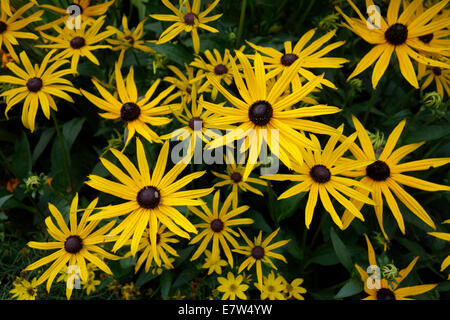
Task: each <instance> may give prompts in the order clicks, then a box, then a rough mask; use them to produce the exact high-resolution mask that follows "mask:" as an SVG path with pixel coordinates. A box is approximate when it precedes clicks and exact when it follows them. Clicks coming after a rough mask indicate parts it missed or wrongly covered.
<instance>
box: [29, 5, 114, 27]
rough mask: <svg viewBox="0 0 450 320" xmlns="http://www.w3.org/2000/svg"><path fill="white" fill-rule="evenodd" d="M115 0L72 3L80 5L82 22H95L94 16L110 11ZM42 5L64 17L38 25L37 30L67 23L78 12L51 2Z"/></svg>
mask: <svg viewBox="0 0 450 320" xmlns="http://www.w3.org/2000/svg"><path fill="white" fill-rule="evenodd" d="M114 1H115V0H112V1H108V2H104V3H99V4H94V5H91V2H92V1H91V0H74V1H73V2H72V3H71V5H73V6H77V7H78V9H79V13H80V16H79V17H80V18H79V19H80V20H81V22H87V23H88V24H93V23H94V21H95V19H94V18H95V17H99V16H102V15H104V14H105V13H106V12H107V11H108V9H109V7H110V6H111V5H112V4H113V3H114ZM40 7H42V8H45V9H49V10H51V11H53V12H56V13H59V14H61V15H62V17H61V18H58V19H56V20H54V21H51V22H49V23H47V24H44V25H42V26H39V27H37V28H36V30H37V31H42V30H47V29H50V28H51V27H54V26H59V25H61V24H62V23H66V22H67V21H68V20H69V19H70V17H71V16H73V15H74V14H75V13H76V12H75V11H72V12H69V13H70V14H69V13H68V12H67V8H66V7H64V8H61V7H55V6H52V5H50V4H42V5H40Z"/></svg>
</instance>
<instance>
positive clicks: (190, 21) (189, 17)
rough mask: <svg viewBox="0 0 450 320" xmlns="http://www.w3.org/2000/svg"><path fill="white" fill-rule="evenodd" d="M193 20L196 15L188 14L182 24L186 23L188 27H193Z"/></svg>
mask: <svg viewBox="0 0 450 320" xmlns="http://www.w3.org/2000/svg"><path fill="white" fill-rule="evenodd" d="M195 18H197V15H196V14H195V13H192V12H189V13H187V14H185V15H184V23H186V24H187V25H189V26H193V25H194V22H195Z"/></svg>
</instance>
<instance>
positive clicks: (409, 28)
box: [336, 0, 450, 89]
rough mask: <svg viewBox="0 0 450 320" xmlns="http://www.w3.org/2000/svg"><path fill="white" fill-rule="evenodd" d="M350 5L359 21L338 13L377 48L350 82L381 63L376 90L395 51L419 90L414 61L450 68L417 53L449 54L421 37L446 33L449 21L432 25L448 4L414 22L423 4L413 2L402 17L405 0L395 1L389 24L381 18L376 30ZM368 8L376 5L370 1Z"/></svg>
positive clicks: (375, 78) (374, 82)
mask: <svg viewBox="0 0 450 320" xmlns="http://www.w3.org/2000/svg"><path fill="white" fill-rule="evenodd" d="M348 3H349V4H350V5H351V6H352V8H353V9H354V10H355V11H356V13H357V14H358V16H359V19H357V18H350V17H348V16H347V15H346V14H345V13H343V12H342V10H341V9H340V8H338V7H336V10H337V11H339V13H340V14H341V15H342V16H343V17H344V19H345V21H346V22H347V24H345V23H344V26H345V27H347V28H348V29H350V30H351V31H353V32H354V33H356V34H357V35H359V36H360V37H361V38H363V39H364V40H365V41H366V42H368V43H370V44H373V45H374V47H373V48H372V49H371V50H370V51H369V52H368V53H367V54H366V55H365V56H364V58H362V59H361V61H360V62H359V63H358V65H357V66H356V68H355V70H354V71H353V72H352V74H351V75H350V76H349V77H348V79H347V80H349V79H351V78H353V77H355V76H356V75H358V74H360V73H361V72H363V71H364V70H366V69H367V68H368V67H369V66H371V65H372V64H374V63H375V61H376V60H378V61H377V62H376V63H375V67H374V69H373V73H372V86H373V87H374V88H376V87H377V84H378V81H379V80H380V79H381V77H382V76H383V74H384V72H385V71H386V69H387V67H388V65H389V61H390V60H391V56H392V53H393V52H394V51H395V53H396V56H397V60H398V62H399V66H400V72H401V73H402V75H403V77H404V78H405V79H406V80H407V81H408V82H409V83H410V84H411V85H412V86H413V87H414V88H417V89H418V88H419V83H418V82H417V77H416V72H415V71H414V67H413V64H412V63H411V60H410V58H412V59H414V60H416V61H417V62H419V63H422V64H425V65H428V66H434V67H441V68H442V67H443V68H450V65H448V64H445V63H443V62H439V61H436V60H433V59H429V58H427V57H425V56H423V55H422V54H420V53H418V52H416V51H415V50H424V51H431V52H441V51H443V50H445V47H440V46H436V47H433V46H431V45H427V46H425V45H424V44H423V43H422V42H421V41H420V40H419V38H418V37H420V36H424V35H427V34H429V33H433V32H436V31H439V30H442V29H444V28H446V27H447V26H448V21H446V20H445V19H443V20H438V21H433V22H431V23H428V22H429V21H430V20H431V19H432V18H433V17H435V16H436V14H437V13H438V12H439V11H440V10H442V9H443V8H444V7H445V6H446V5H447V3H448V0H445V1H440V2H439V3H437V4H436V5H434V6H432V7H431V8H429V9H427V10H426V11H425V12H423V13H422V14H421V15H419V16H418V17H416V18H415V19H414V20H411V19H410V18H411V17H412V15H413V14H414V13H415V11H416V10H417V8H418V7H419V6H420V5H421V3H422V0H414V1H412V2H411V3H410V4H409V5H408V6H406V7H405V8H404V10H403V12H402V13H401V14H400V16H399V15H398V14H399V8H400V4H401V0H392V1H390V2H389V7H388V11H387V20H384V18H383V17H381V16H379V19H380V25H379V26H374V27H372V28H368V27H367V24H368V23H367V21H366V18H365V17H364V16H363V15H362V13H361V11H359V9H358V8H357V7H356V6H355V5H354V4H353V2H352V1H351V0H348ZM366 5H367V6H370V5H373V1H371V0H367V1H366Z"/></svg>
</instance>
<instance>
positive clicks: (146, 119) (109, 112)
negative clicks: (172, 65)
mask: <svg viewBox="0 0 450 320" xmlns="http://www.w3.org/2000/svg"><path fill="white" fill-rule="evenodd" d="M115 78H116V88H117V92H118V95H119V97H118V98H116V97H115V96H114V95H112V94H110V93H109V92H108V91H107V90H106V89H105V88H104V87H102V85H101V84H100V83H99V82H98V80H96V79H92V83H93V84H94V86H95V87H96V88H97V90H98V92H99V93H100V95H101V98H99V97H97V96H95V95H93V94H92V93H89V92H88V91H86V90H83V89H81V93H82V94H83V95H84V96H85V97H86V98H87V99H88V100H89V101H91V102H92V103H93V104H94V105H96V106H97V107H99V108H100V109H102V110H103V111H105V112H104V113H100V116H101V117H103V118H106V119H120V120H122V121H123V122H124V123H125V124H126V128H127V130H128V132H127V135H126V139H125V146H126V145H128V143H129V142H130V140H131V138H133V137H134V135H135V133H136V132H137V133H139V134H140V135H141V136H143V137H144V138H145V139H146V140H148V141H149V142H161V139H160V138H159V136H158V134H157V133H156V132H155V131H153V130H152V129H151V128H150V127H149V125H152V126H162V125H165V124H168V123H169V122H171V121H172V119H171V118H168V117H162V116H163V115H167V114H170V113H171V112H172V111H173V110H175V109H178V108H179V107H180V105H179V104H174V105H162V104H160V102H161V100H162V99H164V98H165V97H167V95H168V94H169V93H170V92H172V90H173V89H174V88H175V87H174V86H170V87H169V88H167V89H166V90H164V91H163V92H161V93H160V94H158V95H157V96H156V97H153V95H154V94H155V91H156V89H157V88H158V85H159V83H160V82H161V81H160V79H157V80H156V81H155V82H154V83H153V84H152V85H151V87H150V88H149V89H148V90H147V92H146V93H145V95H144V97H143V98H142V97H141V96H139V95H138V90H137V87H136V83H135V80H134V68H133V66H131V68H130V71H129V73H128V76H127V77H126V79H124V78H123V76H122V72H121V70H120V65H119V64H118V63H116V65H115ZM152 98H153V99H152Z"/></svg>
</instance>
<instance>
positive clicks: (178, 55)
mask: <svg viewBox="0 0 450 320" xmlns="http://www.w3.org/2000/svg"><path fill="white" fill-rule="evenodd" d="M150 47H152V48H153V49H154V50H155V51H157V52H159V53H161V54H164V55H165V56H167V58H168V59H169V60H172V61H173V62H175V63H177V64H179V65H180V66H184V64H185V63H189V62H190V61H192V55H191V54H190V53H189V51H187V50H186V49H185V48H183V47H182V46H180V45H178V46H177V45H175V44H172V43H164V44H159V45H152V44H150Z"/></svg>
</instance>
